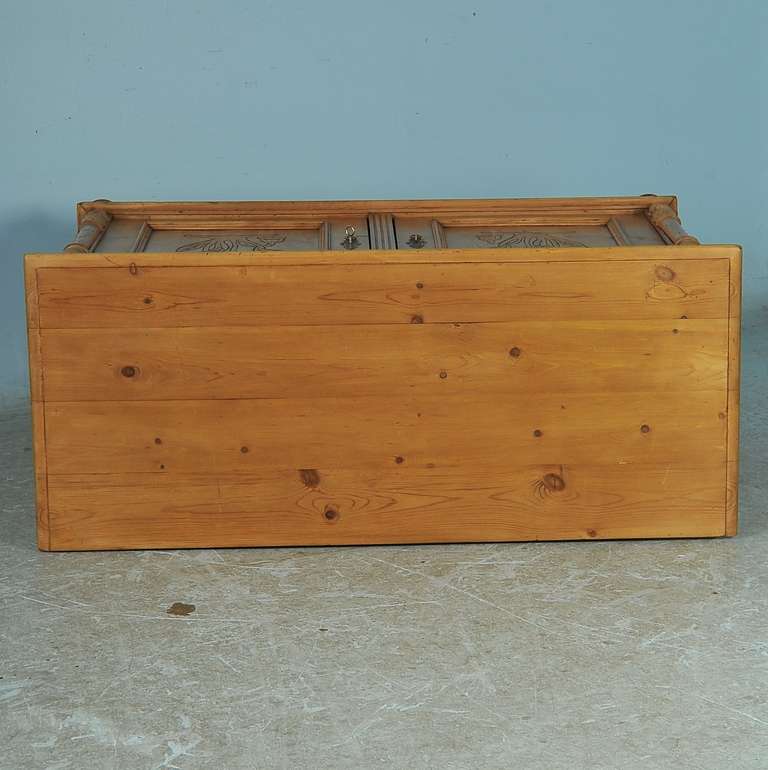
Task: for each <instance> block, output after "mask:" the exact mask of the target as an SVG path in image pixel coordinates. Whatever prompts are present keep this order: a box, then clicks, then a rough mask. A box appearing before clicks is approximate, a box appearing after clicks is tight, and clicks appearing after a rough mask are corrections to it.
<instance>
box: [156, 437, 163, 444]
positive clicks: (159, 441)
mask: <svg viewBox="0 0 768 770" xmlns="http://www.w3.org/2000/svg"><path fill="white" fill-rule="evenodd" d="M162 443H163V440H162V439H161V438H159V437H158V438H156V439H155V444H158V445H159V444H162Z"/></svg>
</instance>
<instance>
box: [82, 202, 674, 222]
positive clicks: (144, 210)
mask: <svg viewBox="0 0 768 770" xmlns="http://www.w3.org/2000/svg"><path fill="white" fill-rule="evenodd" d="M655 204H664V205H667V206H670V207H671V208H672V209H673V210H674V211H675V212H677V198H676V197H675V196H674V195H639V196H622V197H576V198H472V199H468V198H449V199H408V200H363V199H361V200H282V201H272V200H255V201H109V200H93V201H81V202H80V203H78V204H77V216H78V225H80V223H81V219H82V217H83V216H84V215H85V214H86V213H88V212H90V211H105V212H108V213H110V214H112V215H113V216H120V217H146V216H148V215H152V214H162V215H174V216H182V217H183V216H185V215H192V216H199V215H200V214H218V215H222V216H227V215H230V216H235V215H238V214H251V215H253V214H262V215H278V216H279V215H281V214H282V215H294V216H295V215H296V214H314V215H328V216H343V215H346V214H372V213H387V214H395V215H408V214H415V215H421V216H426V215H429V214H430V213H432V214H436V215H439V214H441V213H451V214H456V213H464V212H466V213H478V212H483V213H494V212H496V213H503V212H525V211H534V212H535V211H538V212H557V211H563V212H570V213H577V212H580V211H583V212H584V214H585V215H586V214H589V213H591V212H607V213H612V214H627V213H637V212H641V211H644V210H646V209H649V208H650V207H651V206H653V205H655Z"/></svg>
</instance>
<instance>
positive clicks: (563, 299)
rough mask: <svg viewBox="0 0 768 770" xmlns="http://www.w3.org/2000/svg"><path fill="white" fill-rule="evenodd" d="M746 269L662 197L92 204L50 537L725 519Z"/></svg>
mask: <svg viewBox="0 0 768 770" xmlns="http://www.w3.org/2000/svg"><path fill="white" fill-rule="evenodd" d="M740 265H741V252H740V249H739V248H738V247H737V246H703V245H700V244H699V243H698V241H697V240H696V239H695V238H693V237H692V236H691V235H689V234H688V233H686V232H685V230H684V229H683V227H682V225H681V223H680V220H679V218H678V216H677V202H676V200H675V198H673V197H661V196H641V197H636V198H584V199H553V200H486V201H339V202H312V203H309V202H279V203H263V202H262V203H255V202H254V203H111V202H109V201H93V202H89V203H81V204H80V205H79V206H78V230H77V233H76V236H75V238H74V240H73V241H72V242H71V243H70V244H68V245H67V246H66V247H65V249H64V252H63V253H58V254H30V255H27V257H26V285H27V308H28V326H29V356H30V371H31V395H32V404H33V416H34V444H35V466H36V483H37V531H38V545H39V547H40V548H41V549H43V550H82V549H110V548H176V547H179V548H185V547H189V548H193V547H225V546H256V545H320V544H350V543H410V542H457V541H458V542H460V541H493V540H497V541H500V540H557V539H595V538H597V539H600V538H643V537H686V536H692V537H698V536H707V537H709V536H718V535H733V534H735V533H736V527H737V481H738V471H737V462H738V411H739V395H738V394H739V390H738V388H739V322H740V283H741V274H740Z"/></svg>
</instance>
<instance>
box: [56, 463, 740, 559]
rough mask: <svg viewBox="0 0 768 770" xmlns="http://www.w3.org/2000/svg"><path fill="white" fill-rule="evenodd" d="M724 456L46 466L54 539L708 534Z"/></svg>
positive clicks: (80, 545) (220, 543)
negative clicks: (447, 464) (503, 463)
mask: <svg viewBox="0 0 768 770" xmlns="http://www.w3.org/2000/svg"><path fill="white" fill-rule="evenodd" d="M724 481H725V471H724V468H722V467H721V468H719V469H712V468H672V469H670V468H663V467H655V466H619V465H616V466H602V467H601V466H589V465H587V466H576V465H574V466H565V467H563V466H559V465H557V466H547V465H540V466H537V465H526V466H522V467H515V468H512V469H509V470H502V471H498V470H497V471H495V472H484V473H483V474H482V475H478V474H477V473H476V472H475V470H474V469H472V468H467V467H460V468H458V469H456V468H450V469H439V468H436V469H427V468H423V467H420V468H416V467H412V466H408V465H402V466H396V467H393V468H392V469H389V470H377V471H372V470H371V471H364V472H359V471H358V472H355V471H350V470H346V469H340V470H334V469H332V470H325V469H322V468H321V469H303V470H301V471H298V470H285V469H283V470H280V469H278V470H274V471H266V470H261V471H257V472H254V473H252V474H248V475H242V474H240V475H233V474H229V475H228V474H206V475H201V474H191V475H184V474H181V475H177V474H154V473H152V474H131V473H123V474H120V473H108V474H98V475H87V474H85V475H83V474H77V475H73V476H52V477H51V516H52V520H53V523H54V532H55V536H54V542H53V546H54V548H55V549H61V550H64V549H75V550H76V549H99V548H177V547H181V548H200V547H217V548H218V547H231V546H256V545H269V546H275V545H330V544H352V543H409V542H462V541H494V540H567V539H593V538H637V537H704V536H717V535H722V534H723V505H722V489H723V484H724Z"/></svg>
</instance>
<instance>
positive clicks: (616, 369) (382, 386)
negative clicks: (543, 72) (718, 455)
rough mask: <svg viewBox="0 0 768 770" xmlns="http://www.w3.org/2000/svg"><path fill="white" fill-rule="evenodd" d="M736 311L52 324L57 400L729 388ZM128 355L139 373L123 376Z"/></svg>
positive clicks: (47, 356)
mask: <svg viewBox="0 0 768 770" xmlns="http://www.w3.org/2000/svg"><path fill="white" fill-rule="evenodd" d="M728 323H729V322H728V320H727V319H723V320H720V319H703V320H690V319H689V320H685V319H682V320H680V319H677V320H674V321H666V320H645V321H612V322H610V323H606V322H602V321H592V322H588V321H578V322H577V321H563V322H552V323H549V322H543V321H537V322H532V321H527V322H519V323H498V324H484V323H482V324H409V325H406V326H402V325H387V324H385V325H358V326H322V325H319V326H315V327H312V329H311V330H308V329H307V327H302V326H282V327H275V326H262V327H226V328H222V327H187V328H180V329H168V328H160V329H56V330H43V333H42V334H43V339H44V343H45V344H44V359H43V365H44V367H45V372H46V381H45V397H46V400H48V401H88V400H93V401H105V400H139V401H141V400H162V399H230V398H275V399H279V398H297V397H302V396H303V397H316V398H320V397H341V396H355V395H357V396H371V395H378V396H384V397H388V396H391V395H393V394H396V393H400V392H403V391H406V392H408V393H411V394H414V393H418V394H428V393H434V392H435V383H436V378H437V377H439V375H440V372H446V374H447V376H446V377H445V381H444V382H442V383H441V384H440V387H441V392H442V393H456V394H459V393H472V392H484V393H487V394H489V395H490V394H493V395H499V394H512V393H525V392H533V391H536V392H540V393H543V392H549V393H552V392H565V391H570V392H573V393H579V392H595V391H613V392H620V391H638V390H653V391H658V392H663V391H667V392H678V393H686V392H691V391H698V390H717V389H722V390H723V391H725V389H726V377H727V350H728ZM127 366H130V367H131V372H132V374H133V376H130V377H126V376H123V374H122V372H123V370H124V368H125V367H127Z"/></svg>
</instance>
